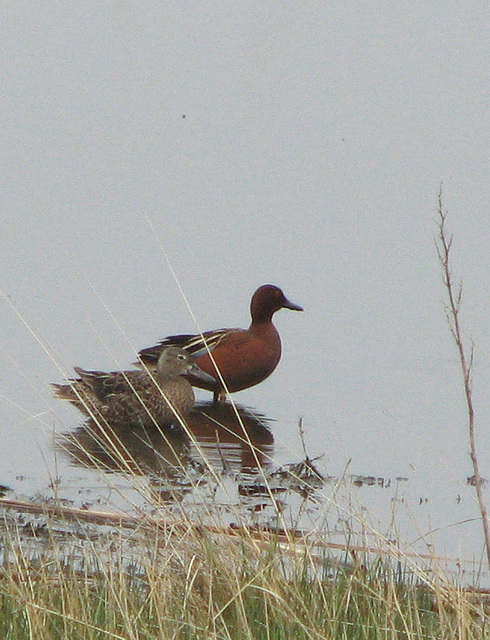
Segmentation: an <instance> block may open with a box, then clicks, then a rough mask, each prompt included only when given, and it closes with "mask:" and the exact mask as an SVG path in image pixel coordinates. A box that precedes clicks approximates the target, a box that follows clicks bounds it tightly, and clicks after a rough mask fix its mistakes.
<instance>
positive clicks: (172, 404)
mask: <svg viewBox="0 0 490 640" xmlns="http://www.w3.org/2000/svg"><path fill="white" fill-rule="evenodd" d="M194 360H195V358H194V357H193V356H192V355H191V354H190V353H189V352H188V351H185V350H184V349H181V348H180V347H167V348H165V349H163V351H162V352H161V354H160V355H159V358H158V363H157V368H156V370H154V371H148V370H144V371H112V372H109V373H105V372H103V371H85V370H84V369H81V368H79V367H74V370H75V371H76V373H77V374H78V375H79V376H80V377H79V378H76V379H74V380H68V384H53V387H54V389H55V396H56V397H57V398H59V399H61V400H68V401H69V402H71V403H72V404H73V405H74V406H75V407H77V409H79V410H80V411H81V412H82V413H84V414H85V415H86V416H88V417H89V418H91V419H93V420H95V421H96V422H98V423H99V424H100V425H101V426H104V425H108V426H110V427H114V428H120V427H124V426H131V425H138V426H154V425H158V426H167V425H170V424H172V423H175V422H178V417H177V416H180V417H181V418H183V417H184V416H185V415H187V414H188V413H189V411H190V410H191V409H192V407H193V406H194V400H195V399H194V390H193V388H192V386H191V385H190V383H189V381H188V380H187V379H186V378H185V377H183V376H185V375H192V377H193V378H197V379H198V380H199V379H201V380H202V381H203V383H206V382H207V383H208V384H209V382H210V381H211V382H213V381H214V380H213V379H211V378H210V376H208V375H207V374H206V373H204V371H201V370H200V369H199V367H198V366H197V365H196V364H195V362H194Z"/></svg>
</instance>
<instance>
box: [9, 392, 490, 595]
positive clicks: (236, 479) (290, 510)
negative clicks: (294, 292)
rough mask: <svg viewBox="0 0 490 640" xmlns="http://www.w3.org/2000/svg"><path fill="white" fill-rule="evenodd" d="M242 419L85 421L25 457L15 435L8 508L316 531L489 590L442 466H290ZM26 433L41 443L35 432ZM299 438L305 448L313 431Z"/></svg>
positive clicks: (257, 418)
mask: <svg viewBox="0 0 490 640" xmlns="http://www.w3.org/2000/svg"><path fill="white" fill-rule="evenodd" d="M236 411H237V413H238V416H239V418H238V417H237V415H236V413H235V409H234V408H233V406H232V405H231V404H226V405H224V406H218V407H216V406H213V404H212V403H211V402H209V401H200V402H199V403H198V405H197V406H196V410H195V411H194V412H193V414H192V415H191V416H190V417H189V419H188V428H189V430H188V432H187V433H183V432H182V430H181V429H180V428H178V427H175V428H172V429H170V430H169V429H167V430H165V431H159V430H157V429H150V430H149V429H146V430H145V429H141V430H137V429H134V428H131V429H127V430H122V429H120V430H118V431H117V432H111V433H109V432H108V431H107V430H104V429H100V428H99V427H98V426H97V425H95V424H91V423H90V422H85V423H84V422H83V421H81V420H78V424H74V425H73V426H72V427H71V428H66V427H57V428H56V429H55V428H53V429H47V428H46V427H44V428H43V429H42V430H40V429H37V430H35V433H36V436H37V437H36V438H29V439H27V438H26V439H25V440H24V441H23V443H22V446H21V445H20V443H19V442H17V444H16V443H15V435H17V436H18V435H19V433H20V432H19V431H16V430H12V431H10V432H9V433H8V434H7V439H8V438H11V444H10V446H9V447H2V449H1V451H2V457H3V459H2V467H1V468H2V470H3V473H2V477H1V478H0V480H1V481H2V482H3V483H4V484H5V485H7V486H8V487H9V488H10V489H11V491H9V492H7V496H8V497H12V496H16V497H20V498H27V499H35V500H41V501H42V500H44V499H52V498H56V500H58V501H61V503H62V504H65V505H71V506H74V507H82V508H84V509H89V510H90V509H93V510H97V511H100V510H109V511H113V510H116V511H119V512H130V513H131V512H136V513H137V512H138V510H139V509H144V510H147V511H148V512H152V511H153V510H154V509H155V508H156V507H158V508H163V509H165V510H167V511H168V513H173V514H174V515H177V516H179V514H180V515H183V514H185V516H186V517H189V518H190V519H191V520H195V521H196V522H203V521H208V522H211V523H214V522H216V521H217V520H218V521H219V522H223V523H227V524H236V523H238V522H239V523H242V524H243V523H246V524H250V525H251V526H260V527H266V528H273V529H275V528H277V527H280V528H296V529H300V530H306V531H308V530H316V531H321V532H322V536H324V539H325V541H326V542H328V543H337V544H344V543H346V542H347V541H349V543H350V544H351V545H352V544H354V545H355V546H357V547H359V548H370V549H377V548H385V549H386V548H387V547H391V545H394V547H393V548H395V547H396V548H397V549H399V550H400V552H401V553H402V554H406V557H407V558H409V559H410V561H413V562H415V558H417V557H418V556H420V557H418V560H417V561H418V562H419V564H420V565H421V566H423V567H424V568H425V569H427V567H430V569H431V570H434V567H435V566H436V565H438V564H440V566H441V567H443V568H448V569H449V570H450V571H451V572H452V573H453V574H454V575H455V576H457V577H458V579H459V580H461V581H462V582H463V583H471V582H473V581H475V580H476V579H478V580H479V581H480V583H481V584H486V583H487V579H486V577H485V576H486V575H487V572H486V571H483V575H482V572H481V570H480V564H481V560H482V550H483V542H482V534H481V530H480V523H479V521H478V518H477V508H476V504H475V498H474V488H473V487H472V486H471V485H470V484H466V483H465V482H464V481H461V480H460V481H459V482H456V481H454V477H453V479H452V480H451V477H450V476H451V474H448V473H441V470H440V469H438V468H437V466H436V465H434V467H433V469H432V470H431V473H430V475H425V476H424V475H421V474H420V473H417V472H416V471H415V470H414V471H413V472H412V473H410V474H407V475H402V474H396V473H392V474H390V473H388V474H387V473H384V472H383V471H381V469H382V468H383V466H382V465H380V466H379V467H376V466H375V467H374V468H373V469H372V473H360V471H361V469H360V468H359V466H357V465H356V466H357V468H356V466H355V465H354V463H353V462H352V461H351V462H349V461H347V463H346V464H345V465H344V466H342V467H340V468H339V465H338V464H337V465H333V464H332V463H331V457H332V453H330V455H329V456H325V455H322V453H323V452H321V451H318V450H317V451H314V450H312V448H310V447H309V450H307V451H306V453H305V451H304V450H303V449H301V448H300V449H299V450H298V451H297V453H296V456H295V457H293V456H292V455H291V450H290V449H287V448H286V447H285V446H284V445H283V444H282V443H278V442H277V440H278V439H277V438H276V436H275V433H276V432H280V425H279V424H278V423H277V422H276V421H274V420H272V419H270V418H267V417H266V416H264V415H261V414H260V412H258V411H256V410H255V409H252V408H250V407H244V406H242V405H238V404H237V405H236ZM23 426H24V429H26V430H31V431H32V425H30V424H29V422H24V425H23ZM297 428H298V430H299V427H297ZM302 428H303V429H304V422H303V426H302ZM301 435H302V437H304V439H305V440H308V435H309V434H308V431H307V430H306V432H305V433H304V434H301ZM7 451H8V455H5V454H6V453H7ZM314 453H315V454H319V456H320V457H319V458H318V459H315V456H314V455H313V454H314ZM378 469H380V471H379V472H378ZM443 471H446V472H447V471H448V470H447V469H446V470H443ZM429 557H432V558H433V559H432V561H429V560H428V558H429ZM434 557H437V558H439V560H434ZM424 558H425V559H424ZM483 564H484V563H483Z"/></svg>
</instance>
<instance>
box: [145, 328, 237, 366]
mask: <svg viewBox="0 0 490 640" xmlns="http://www.w3.org/2000/svg"><path fill="white" fill-rule="evenodd" d="M230 331H235V329H216V330H214V331H205V332H204V333H203V334H202V335H201V334H197V335H194V334H188V333H182V334H179V335H176V336H167V337H166V338H164V339H163V340H160V342H159V343H158V344H156V345H155V346H153V347H148V348H146V349H142V350H141V351H140V352H139V353H138V359H139V363H137V364H141V363H143V364H145V365H146V366H148V367H154V366H156V363H157V361H158V358H159V357H160V354H161V352H162V349H164V348H166V347H181V348H182V349H185V350H186V351H188V352H189V353H191V354H192V355H193V356H195V357H196V358H199V357H200V356H202V355H204V354H205V353H207V352H208V349H209V351H213V349H215V348H216V346H217V345H218V344H219V343H220V342H221V341H222V340H223V338H225V337H226V336H227V335H228V334H229V333H230Z"/></svg>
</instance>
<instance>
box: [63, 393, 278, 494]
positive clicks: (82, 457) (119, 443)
mask: <svg viewBox="0 0 490 640" xmlns="http://www.w3.org/2000/svg"><path fill="white" fill-rule="evenodd" d="M235 409H236V410H235ZM268 422H270V420H268V419H267V418H265V417H264V416H261V415H259V414H257V412H255V411H253V410H251V409H249V408H246V407H243V406H240V405H236V404H235V408H233V406H232V405H231V404H223V405H216V404H214V403H212V402H202V403H198V404H197V405H196V406H195V407H194V409H193V410H192V411H191V412H190V414H188V416H187V418H186V424H187V430H186V433H183V431H182V430H181V429H180V428H158V427H156V426H153V427H151V428H150V427H146V426H143V425H141V426H135V425H127V426H121V425H118V426H117V427H108V426H107V425H104V426H101V425H99V424H98V423H96V422H95V421H93V420H91V419H89V420H86V422H85V423H84V424H83V425H81V426H80V427H78V428H77V429H76V430H75V431H73V432H71V433H67V434H64V435H63V436H62V437H61V438H62V439H60V440H59V441H58V444H59V446H60V448H61V449H62V451H64V453H65V454H66V455H68V456H69V458H70V460H71V462H72V464H74V465H77V466H82V467H89V468H95V469H98V470H102V471H105V472H109V473H110V472H123V473H124V472H126V473H132V474H135V475H138V476H141V475H147V476H148V477H149V480H150V483H151V484H152V486H153V487H154V488H155V490H156V491H157V492H158V493H159V494H160V497H161V498H163V499H164V500H171V501H175V500H176V499H178V498H179V495H180V496H181V497H183V495H184V494H185V493H188V492H189V491H190V490H191V489H192V486H193V484H195V483H196V482H199V481H200V480H199V478H200V477H203V476H204V475H205V470H206V469H212V470H214V471H215V472H218V473H220V474H221V473H223V472H224V473H229V474H232V475H233V474H240V475H243V474H246V475H251V474H255V473H256V472H257V470H258V469H259V468H266V467H268V466H269V463H270V459H271V457H272V453H273V442H274V439H273V436H272V433H271V431H270V430H269V428H268V426H267V425H268Z"/></svg>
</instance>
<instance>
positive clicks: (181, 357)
mask: <svg viewBox="0 0 490 640" xmlns="http://www.w3.org/2000/svg"><path fill="white" fill-rule="evenodd" d="M177 358H178V359H179V360H185V355H184V354H183V353H179V355H178V356H177Z"/></svg>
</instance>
